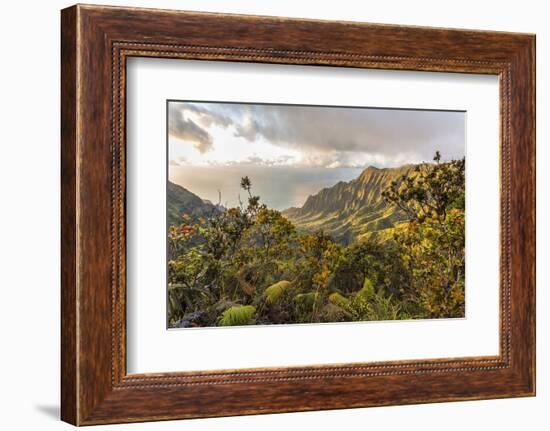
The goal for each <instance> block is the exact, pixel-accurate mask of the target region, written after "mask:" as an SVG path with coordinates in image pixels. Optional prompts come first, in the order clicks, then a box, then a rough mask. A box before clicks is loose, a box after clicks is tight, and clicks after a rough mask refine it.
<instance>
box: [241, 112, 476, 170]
mask: <svg viewBox="0 0 550 431" xmlns="http://www.w3.org/2000/svg"><path fill="white" fill-rule="evenodd" d="M235 109H236V110H240V112H239V114H240V115H236V116H240V121H238V123H237V124H236V126H235V134H236V135H237V136H240V137H242V138H244V139H247V140H249V141H251V142H253V141H255V140H257V139H259V138H260V137H263V138H265V139H266V140H267V141H269V142H270V143H274V144H277V145H280V146H284V147H288V148H294V149H300V150H302V151H304V152H306V153H311V154H316V155H317V156H320V157H321V158H322V157H324V158H325V159H326V160H327V162H328V164H333V163H334V162H335V160H332V159H331V157H332V158H333V157H334V154H335V153H342V155H343V158H347V159H349V160H352V159H353V155H354V154H360V153H363V154H366V153H368V154H370V155H371V156H373V157H375V156H376V157H378V158H380V159H382V158H386V159H393V158H399V155H400V154H403V153H407V154H415V155H416V157H417V158H420V159H423V160H431V158H432V156H433V152H434V149H438V150H440V151H441V152H442V154H443V155H444V156H446V157H449V158H450V157H461V156H463V155H464V136H465V121H464V113H458V112H443V111H419V110H397V109H392V110H389V109H361V108H330V107H327V108H318V107H308V106H296V105H294V106H292V105H291V106H285V105H247V106H243V107H242V108H238V107H236V108H235ZM331 155H332V156H331ZM339 161H340V162H341V163H344V161H343V160H339Z"/></svg>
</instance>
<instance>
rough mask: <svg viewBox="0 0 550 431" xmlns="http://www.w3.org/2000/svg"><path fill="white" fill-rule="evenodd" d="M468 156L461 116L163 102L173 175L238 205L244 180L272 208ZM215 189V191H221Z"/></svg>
mask: <svg viewBox="0 0 550 431" xmlns="http://www.w3.org/2000/svg"><path fill="white" fill-rule="evenodd" d="M436 150H439V151H440V152H441V154H442V156H443V158H444V159H451V158H460V157H463V156H464V154H465V113H463V112H449V111H418V110H401V109H399V110H398V109H374V108H340V107H319V106H300V105H261V104H241V103H216V102H201V103H195V102H193V103H189V102H174V101H170V102H169V103H168V159H169V179H170V180H171V181H173V182H175V183H177V184H180V185H182V186H183V187H185V188H187V189H188V190H190V191H192V192H193V193H195V194H198V195H199V196H200V197H201V198H203V199H209V200H211V201H213V202H217V201H218V196H219V193H221V196H222V204H224V205H227V206H234V205H236V204H237V203H238V195H239V180H240V177H242V176H244V175H248V176H249V177H250V178H251V179H252V183H253V187H254V192H255V193H256V194H259V195H260V196H261V197H262V200H263V202H265V203H266V204H268V205H269V206H270V207H273V208H276V209H284V208H288V207H290V206H301V205H302V204H303V203H304V201H305V199H306V198H307V196H308V195H310V194H313V193H316V192H317V191H319V190H320V189H321V188H323V187H329V186H331V185H333V184H335V183H337V182H338V181H342V180H343V181H349V180H351V179H353V178H355V177H357V176H358V175H359V174H360V173H361V171H362V170H363V169H365V168H366V167H368V166H371V165H372V166H376V167H380V168H383V167H394V166H400V165H403V164H407V163H419V162H423V161H430V160H432V157H433V154H434V153H435V151H436ZM218 192H219V193H218Z"/></svg>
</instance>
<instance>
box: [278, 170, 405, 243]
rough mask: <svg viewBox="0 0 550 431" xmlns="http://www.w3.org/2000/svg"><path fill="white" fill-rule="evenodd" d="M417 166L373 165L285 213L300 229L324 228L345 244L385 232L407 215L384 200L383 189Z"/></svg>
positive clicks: (313, 229)
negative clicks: (385, 166) (353, 177)
mask: <svg viewBox="0 0 550 431" xmlns="http://www.w3.org/2000/svg"><path fill="white" fill-rule="evenodd" d="M413 169H414V165H405V166H401V167H398V168H384V169H379V168H375V167H372V166H370V167H368V168H367V169H365V170H364V171H363V172H362V173H361V175H359V177H357V178H356V179H354V180H352V181H349V182H344V181H341V182H339V183H337V184H335V185H334V186H332V187H329V188H325V189H322V190H321V191H320V192H319V193H317V194H315V195H312V196H309V197H308V198H307V200H306V202H305V203H304V205H303V206H302V207H301V208H289V209H287V210H284V211H283V214H284V215H285V217H287V218H288V219H289V220H291V221H292V222H293V223H294V224H296V226H297V227H298V229H300V230H304V231H315V230H320V229H322V230H324V231H325V232H326V233H328V234H330V235H332V236H333V237H334V239H335V240H337V241H338V242H340V243H342V244H349V243H351V242H352V241H354V240H355V239H360V238H365V237H369V236H373V235H374V236H379V235H385V234H387V233H388V231H387V229H391V228H393V227H394V226H396V225H397V224H400V223H402V222H404V221H406V220H407V218H406V216H405V214H404V213H403V212H402V211H400V210H398V209H397V208H395V207H393V206H390V205H389V204H388V203H387V202H386V201H385V200H384V198H383V197H382V192H383V191H384V190H385V189H386V188H388V187H389V186H390V184H391V182H392V181H394V180H395V181H400V180H401V177H402V176H403V175H407V174H408V173H409V172H410V171H412V170H413ZM384 231H385V232H384Z"/></svg>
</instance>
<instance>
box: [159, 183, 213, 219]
mask: <svg viewBox="0 0 550 431" xmlns="http://www.w3.org/2000/svg"><path fill="white" fill-rule="evenodd" d="M219 211H220V208H219V207H218V206H216V205H214V204H213V203H211V202H209V201H205V200H203V199H201V198H200V197H198V196H197V195H196V194H194V193H191V192H190V191H189V190H187V189H186V188H184V187H182V186H179V185H177V184H174V183H172V182H170V181H168V187H167V196H166V212H167V217H168V224H169V225H172V224H173V225H178V224H180V223H181V222H182V218H181V216H182V214H187V215H188V216H189V218H190V221H191V222H197V221H198V219H199V218H200V217H209V216H211V215H212V214H215V213H217V212H219Z"/></svg>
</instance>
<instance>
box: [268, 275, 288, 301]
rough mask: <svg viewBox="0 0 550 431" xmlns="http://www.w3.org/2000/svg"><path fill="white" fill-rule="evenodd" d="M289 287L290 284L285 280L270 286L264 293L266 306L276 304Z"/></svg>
mask: <svg viewBox="0 0 550 431" xmlns="http://www.w3.org/2000/svg"><path fill="white" fill-rule="evenodd" d="M291 286H292V283H291V282H290V281H287V280H282V281H279V282H278V283H275V284H272V285H271V286H269V287H268V288H267V289H265V291H264V296H265V298H266V302H267V303H268V304H276V303H277V302H278V301H279V300H280V299H281V297H282V296H283V293H284V292H285V290H287V289H288V288H290V287H291Z"/></svg>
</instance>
